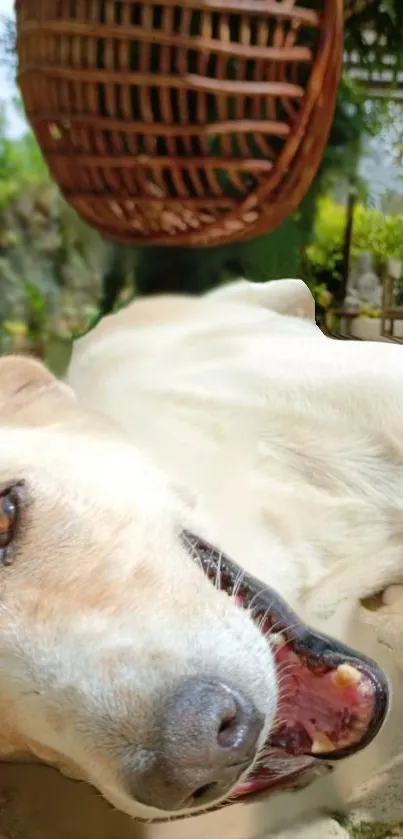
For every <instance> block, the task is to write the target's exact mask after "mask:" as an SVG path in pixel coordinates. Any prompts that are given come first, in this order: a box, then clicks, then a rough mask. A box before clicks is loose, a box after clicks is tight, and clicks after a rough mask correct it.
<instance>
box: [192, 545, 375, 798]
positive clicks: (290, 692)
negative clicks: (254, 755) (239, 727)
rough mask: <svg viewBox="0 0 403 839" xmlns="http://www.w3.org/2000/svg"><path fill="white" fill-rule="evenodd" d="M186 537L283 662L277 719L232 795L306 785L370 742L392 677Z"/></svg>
mask: <svg viewBox="0 0 403 839" xmlns="http://www.w3.org/2000/svg"><path fill="white" fill-rule="evenodd" d="M184 539H185V542H186V545H187V548H188V549H189V548H190V549H191V550H192V551H194V552H195V555H197V557H198V559H199V560H200V561H201V563H202V566H203V568H204V571H205V573H206V574H207V576H208V577H209V578H210V579H212V581H214V583H215V584H217V581H219V586H220V588H221V589H223V590H225V591H227V593H228V594H229V595H231V596H234V597H236V600H237V603H238V605H239V606H241V607H242V608H247V609H249V610H250V611H251V613H252V615H253V618H254V620H255V621H256V622H257V624H258V625H259V628H260V629H261V631H262V632H263V633H264V634H265V635H266V636H267V639H268V643H270V644H271V647H272V650H273V654H274V657H275V661H276V663H277V666H278V672H279V689H280V696H279V703H278V711H277V717H276V721H275V723H274V726H273V728H272V730H271V732H270V735H269V738H268V740H267V742H266V744H265V746H264V749H263V750H262V751H261V753H260V755H259V760H258V762H257V764H255V767H254V769H253V772H252V773H251V774H250V775H249V776H248V777H247V780H246V781H244V782H242V783H241V784H240V785H239V786H238V787H237V789H236V790H235V793H234V794H233V795H232V796H231V798H232V800H234V799H236V800H240V799H245V800H246V799H248V800H249V797H250V796H251V795H253V796H255V795H257V794H259V793H260V794H265V795H267V794H269V792H270V791H273V792H274V791H278V790H279V789H285V788H298V787H301V786H305V785H306V784H308V783H310V781H311V780H312V779H313V777H315V775H318V774H322V772H323V771H329V770H330V769H331V766H332V763H333V761H337V760H340V759H341V758H344V757H348V756H350V755H352V754H354V753H355V752H357V751H359V750H361V749H363V748H364V747H365V746H367V745H368V744H369V743H370V742H371V741H372V740H373V739H374V737H375V736H376V734H377V733H378V731H379V729H380V727H381V725H382V723H383V721H384V719H385V716H386V713H387V710H388V703H389V690H388V683H387V680H386V677H385V675H384V673H383V672H382V670H381V669H380V668H379V667H378V666H377V665H376V664H375V662H373V661H371V660H370V659H368V658H366V657H364V656H362V655H361V654H360V653H357V652H355V651H354V650H352V649H350V648H349V647H346V646H344V645H343V644H340V643H338V642H337V641H334V640H332V639H330V638H327V637H326V636H324V635H320V634H318V633H317V632H315V631H313V630H311V629H310V628H309V627H308V626H306V624H304V623H302V622H301V621H300V620H298V618H297V616H296V615H295V613H294V612H293V611H292V610H291V609H289V608H288V606H287V605H286V604H285V603H284V601H283V600H282V599H281V598H280V597H279V596H278V595H277V594H276V593H275V592H274V591H273V590H272V589H269V588H267V587H266V586H263V584H262V583H260V582H259V581H258V580H256V579H255V578H254V577H251V576H249V575H247V574H244V573H243V572H242V571H241V569H240V568H239V567H238V566H237V565H236V564H235V563H233V562H232V561H231V560H229V559H228V558H227V557H226V556H224V555H223V554H222V552H221V551H218V550H216V549H215V548H214V547H212V546H211V545H210V544H208V543H206V542H204V541H203V540H202V539H200V538H199V537H198V536H195V535H194V534H192V533H189V532H186V533H185V534H184Z"/></svg>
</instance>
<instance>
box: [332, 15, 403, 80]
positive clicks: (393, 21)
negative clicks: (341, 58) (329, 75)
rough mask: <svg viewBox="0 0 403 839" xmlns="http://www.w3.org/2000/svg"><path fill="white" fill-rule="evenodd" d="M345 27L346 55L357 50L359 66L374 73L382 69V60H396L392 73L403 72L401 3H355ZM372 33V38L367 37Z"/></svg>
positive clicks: (402, 18)
mask: <svg viewBox="0 0 403 839" xmlns="http://www.w3.org/2000/svg"><path fill="white" fill-rule="evenodd" d="M355 5H356V6H358V10H357V11H356V12H355V13H353V14H351V15H349V17H348V20H347V22H346V27H345V46H346V50H347V52H349V53H351V52H353V51H354V50H356V51H357V52H358V54H359V56H360V61H361V62H362V64H366V65H367V66H368V67H370V68H371V69H373V70H376V69H382V68H383V67H384V61H385V56H390V55H392V56H393V57H394V58H395V64H394V69H395V71H396V72H398V70H399V69H402V68H403V3H402V2H401V0H371V2H369V0H366V2H362V3H360V4H358V3H355ZM368 33H374V36H375V37H369V36H368Z"/></svg>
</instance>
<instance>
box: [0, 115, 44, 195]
mask: <svg viewBox="0 0 403 839" xmlns="http://www.w3.org/2000/svg"><path fill="white" fill-rule="evenodd" d="M46 182H50V180H49V175H48V170H47V167H46V165H45V162H44V160H43V157H42V154H41V151H40V149H39V146H38V143H37V142H36V140H35V137H34V135H33V134H32V132H31V131H27V132H26V133H25V134H23V135H22V136H21V137H18V138H10V136H9V134H8V116H7V107H6V104H5V103H4V102H2V101H1V100H0V210H1V209H2V208H4V207H5V206H7V204H8V203H9V202H10V201H11V200H12V199H13V198H14V197H15V196H16V195H17V194H18V193H19V192H21V191H22V190H23V189H24V188H25V187H27V186H32V185H37V184H44V183H46Z"/></svg>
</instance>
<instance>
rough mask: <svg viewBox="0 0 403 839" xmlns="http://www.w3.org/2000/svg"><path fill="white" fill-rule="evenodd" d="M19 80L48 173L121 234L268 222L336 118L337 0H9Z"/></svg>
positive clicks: (300, 183)
mask: <svg viewBox="0 0 403 839" xmlns="http://www.w3.org/2000/svg"><path fill="white" fill-rule="evenodd" d="M16 10H17V25H18V55H19V84H20V88H21V92H22V97H23V101H24V105H25V108H26V113H27V116H28V119H29V121H30V123H31V125H32V127H33V130H34V132H35V134H36V137H37V139H38V142H39V144H40V146H41V149H42V152H43V154H44V156H45V158H46V161H47V163H48V165H49V168H50V171H51V174H52V176H53V177H54V179H55V180H56V182H57V183H58V184H59V186H60V188H61V190H62V192H63V194H64V195H65V197H66V199H67V200H68V201H69V203H70V204H71V205H72V206H73V207H74V208H75V209H76V210H77V212H78V213H79V214H80V215H81V216H82V218H83V219H85V221H87V222H88V223H89V224H90V225H92V226H93V227H95V228H96V229H98V230H99V232H100V233H101V234H103V235H105V236H107V237H110V238H112V239H116V240H118V241H122V242H131V243H140V244H159V245H167V244H168V245H169V244H171V245H216V244H223V243H226V242H230V241H234V240H246V239H250V238H252V237H254V236H258V235H260V234H263V233H266V232H268V231H270V230H273V229H274V228H275V227H277V226H278V225H279V224H280V223H281V222H282V221H283V220H284V219H285V218H286V217H287V216H288V215H289V214H290V213H291V212H293V211H294V210H295V208H296V207H297V206H298V204H299V203H300V201H301V199H302V198H303V196H304V194H305V193H306V191H307V189H308V188H309V186H310V184H311V182H312V179H313V177H314V175H315V173H316V171H317V168H318V166H319V163H320V160H321V157H322V154H323V149H324V146H325V143H326V140H327V137H328V132H329V129H330V125H331V121H332V117H333V112H334V104H335V98H336V92H337V87H338V82H339V75H340V68H341V60H342V42H343V2H342V0H316V2H315V0H179V2H178V0H176V2H173V0H156V2H155V3H154V2H152V3H150V2H141V0H17V2H16Z"/></svg>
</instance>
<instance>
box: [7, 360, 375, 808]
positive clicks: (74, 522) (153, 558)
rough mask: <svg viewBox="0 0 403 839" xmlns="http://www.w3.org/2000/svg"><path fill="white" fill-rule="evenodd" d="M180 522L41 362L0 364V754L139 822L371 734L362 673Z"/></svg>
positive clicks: (221, 795)
mask: <svg viewBox="0 0 403 839" xmlns="http://www.w3.org/2000/svg"><path fill="white" fill-rule="evenodd" d="M194 521H195V520H194V511H193V510H192V508H191V505H189V504H187V502H186V499H184V498H183V497H182V495H181V493H180V492H178V491H177V490H176V489H175V488H173V487H171V486H170V485H169V483H168V482H167V480H166V478H165V476H164V475H162V474H161V473H160V472H159V471H158V470H157V469H156V468H154V466H153V465H152V464H151V463H150V462H149V461H148V460H147V459H146V458H143V457H142V455H141V454H140V453H139V452H138V451H137V450H136V449H135V448H134V447H133V446H132V445H131V444H130V443H129V442H128V441H126V440H125V438H124V437H123V436H122V435H121V433H120V432H118V431H117V430H116V429H115V428H114V427H113V426H112V425H109V424H108V423H104V421H103V420H100V419H99V418H97V417H95V416H91V415H90V414H87V413H84V412H83V411H81V409H80V408H79V406H78V405H77V403H76V402H75V399H74V396H73V395H72V393H70V392H69V390H68V389H67V388H66V387H65V386H63V385H61V384H59V383H58V382H57V381H56V380H55V379H54V378H53V377H52V376H51V374H49V373H48V372H47V371H46V370H45V369H44V368H43V367H42V366H41V365H40V364H39V363H37V362H35V361H33V360H29V359H25V360H24V359H22V358H12V357H10V358H5V359H1V360H0V561H1V567H0V711H1V719H2V728H1V735H0V738H1V739H0V748H1V751H0V757H1V755H3V756H4V757H7V756H13V755H22V756H24V755H33V756H35V757H38V758H40V759H43V760H45V761H47V762H51V763H54V764H56V765H59V766H60V767H61V768H62V769H63V770H65V771H67V772H69V773H71V774H76V775H78V776H79V777H81V778H84V779H85V780H87V781H89V782H90V783H92V784H94V785H95V786H96V787H97V788H98V789H99V790H100V791H101V792H102V793H103V794H104V795H105V797H106V798H108V799H109V800H110V801H111V802H112V803H113V804H115V805H116V806H117V807H118V808H120V809H122V810H124V811H126V812H127V813H129V814H131V815H133V816H135V817H138V818H146V819H149V818H161V817H166V816H172V815H180V814H187V813H191V812H197V811H198V810H200V809H205V808H206V807H209V806H214V805H216V804H217V803H218V802H220V801H222V800H227V799H228V797H229V796H232V797H234V796H235V797H237V796H238V797H239V796H244V795H246V794H247V793H249V792H251V791H252V792H256V791H257V790H262V789H264V790H265V789H267V788H268V787H273V786H275V785H276V782H277V781H278V779H279V778H280V779H283V780H287V779H289V778H291V779H293V778H295V777H296V776H298V774H299V773H300V772H301V771H302V770H305V769H307V768H310V767H311V766H312V765H313V763H314V755H315V754H319V753H320V754H321V755H322V756H326V757H329V753H331V754H330V757H332V758H336V757H340V756H343V755H344V754H347V753H348V752H349V751H351V750H353V749H356V748H359V747H361V746H362V745H364V744H365V742H367V741H368V739H370V738H371V737H372V736H373V735H374V733H375V732H376V730H377V728H378V727H379V725H380V723H381V721H382V719H383V716H384V713H385V706H386V686H385V684H384V681H383V677H382V674H380V673H379V671H378V670H377V668H376V667H375V666H374V665H372V663H368V662H365V661H364V660H363V659H356V658H354V657H353V656H352V654H351V651H349V650H346V649H344V648H340V647H337V646H335V645H332V643H331V642H328V641H327V639H323V638H320V637H319V636H317V635H315V634H314V633H312V632H309V631H308V630H307V629H306V627H304V626H303V625H302V624H300V623H298V621H296V619H295V616H294V615H292V614H291V613H290V612H288V610H287V608H286V607H285V606H284V605H283V604H282V603H281V602H280V601H279V600H278V598H276V597H275V596H274V595H272V594H270V595H269V596H268V595H267V592H266V593H265V592H264V591H262V590H261V587H260V586H259V585H258V584H257V583H256V582H255V581H254V580H251V579H248V578H246V577H245V576H244V575H243V574H241V573H238V571H237V569H236V568H235V567H234V565H233V564H232V563H231V562H230V561H229V560H228V559H226V558H225V557H223V556H222V554H220V553H219V552H218V551H217V550H215V549H213V548H210V547H209V546H208V544H207V543H205V542H204V541H203V540H202V539H201V538H200V537H199V535H198V536H195V535H194Z"/></svg>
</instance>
